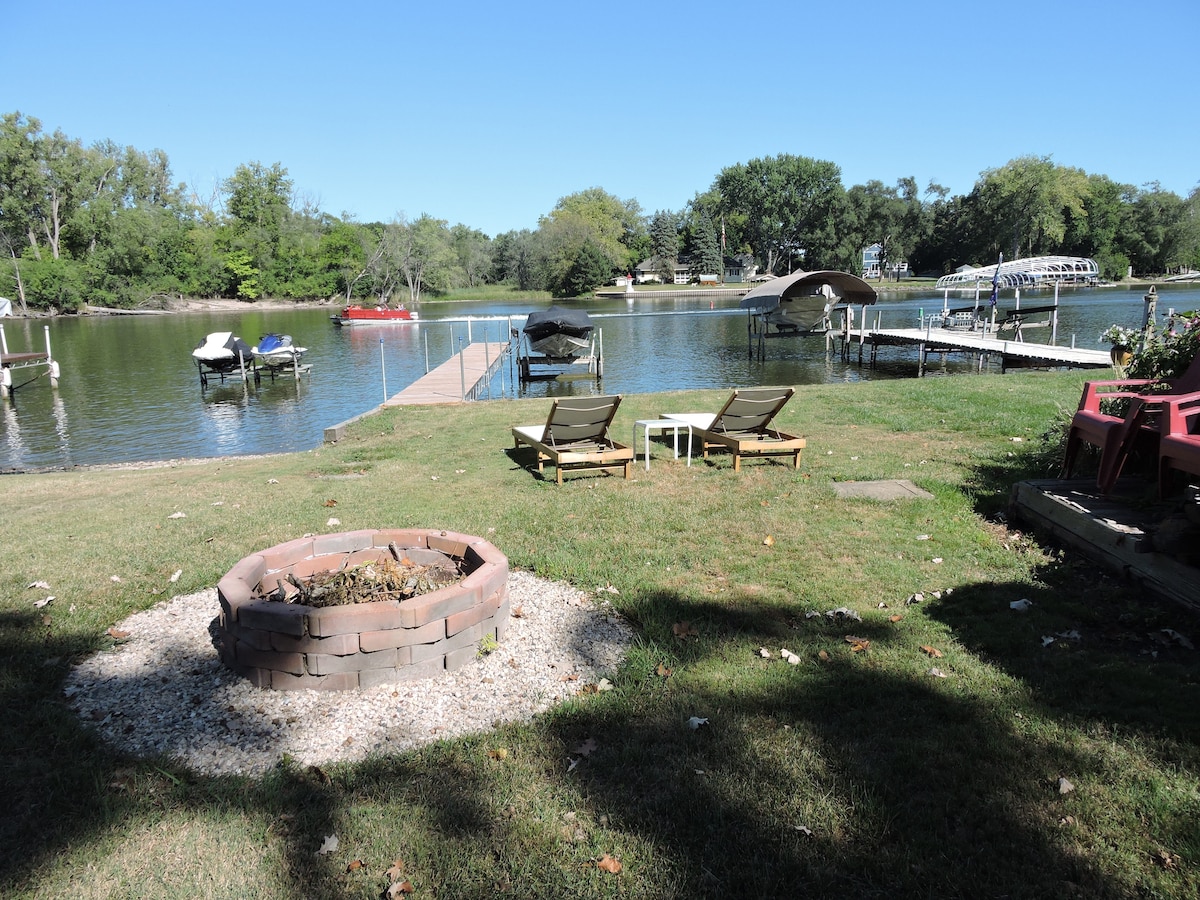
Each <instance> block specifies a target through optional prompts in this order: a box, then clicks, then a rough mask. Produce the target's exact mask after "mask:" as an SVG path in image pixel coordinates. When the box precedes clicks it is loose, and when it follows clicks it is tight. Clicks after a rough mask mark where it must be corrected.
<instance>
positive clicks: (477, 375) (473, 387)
mask: <svg viewBox="0 0 1200 900" xmlns="http://www.w3.org/2000/svg"><path fill="white" fill-rule="evenodd" d="M509 350H510V345H509V344H508V343H506V342H505V343H488V342H484V341H477V342H475V343H472V344H468V345H467V346H466V347H464V348H463V350H462V352H460V353H456V354H454V356H452V357H450V359H448V360H447V361H446V362H444V363H442V364H441V365H440V366H438V367H437V368H435V369H433V370H431V371H430V372H429V373H428V374H426V375H424V376H422V377H421V378H418V379H417V380H416V381H414V382H413V383H412V384H410V385H409V386H408V387H406V388H405V389H404V390H402V391H400V393H398V394H395V395H393V396H392V397H390V398H389V399H387V400H385V401H384V403H383V405H384V406H425V405H430V404H441V403H463V402H464V401H466V400H477V399H479V396H480V395H481V394H482V393H483V391H484V390H485V389H486V386H487V384H488V382H489V381H490V380H491V378H492V376H493V375H495V374H496V372H497V370H498V369H499V368H500V366H501V365H502V364H503V362H504V360H505V358H506V356H507V355H508V353H509Z"/></svg>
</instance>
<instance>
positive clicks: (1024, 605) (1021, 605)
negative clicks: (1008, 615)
mask: <svg viewBox="0 0 1200 900" xmlns="http://www.w3.org/2000/svg"><path fill="white" fill-rule="evenodd" d="M1031 606H1033V601H1032V600H1014V601H1013V602H1012V603H1010V604H1008V608H1009V609H1015V610H1016V611H1017V612H1028V611H1029V607H1031Z"/></svg>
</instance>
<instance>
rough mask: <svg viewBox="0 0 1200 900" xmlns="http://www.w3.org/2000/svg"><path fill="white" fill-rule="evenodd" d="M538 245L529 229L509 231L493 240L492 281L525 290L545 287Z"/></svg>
mask: <svg viewBox="0 0 1200 900" xmlns="http://www.w3.org/2000/svg"><path fill="white" fill-rule="evenodd" d="M538 255H539V254H538V245H537V237H536V235H535V234H534V233H533V232H532V231H530V230H529V229H522V230H521V231H506V232H504V233H503V234H498V235H496V237H495V239H494V240H493V241H492V280H493V281H495V282H497V283H503V284H510V285H513V286H514V287H516V288H517V289H518V290H522V291H532V290H539V289H543V288H544V285H543V284H542V283H541V282H540V281H539V279H538Z"/></svg>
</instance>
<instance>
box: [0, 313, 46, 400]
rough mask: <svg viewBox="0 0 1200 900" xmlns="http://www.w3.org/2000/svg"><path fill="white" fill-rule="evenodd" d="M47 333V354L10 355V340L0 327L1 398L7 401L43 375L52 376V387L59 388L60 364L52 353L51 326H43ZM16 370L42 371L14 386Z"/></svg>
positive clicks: (2, 327)
mask: <svg viewBox="0 0 1200 900" xmlns="http://www.w3.org/2000/svg"><path fill="white" fill-rule="evenodd" d="M43 327H44V328H45V332H46V352H45V353H9V352H8V338H7V337H5V334H4V326H3V325H0V397H3V398H5V399H7V398H8V397H10V396H11V395H12V394H13V392H14V391H16V389H17V388H21V387H25V385H27V384H31V383H32V382H34V381H37V380H38V379H39V378H41V377H42V376H43V375H49V376H50V386H51V387H58V378H59V368H58V363H57V362H56V361H55V359H54V357H53V356H52V355H51V353H50V326H49V325H46V326H43ZM16 369H21V370H24V369H41V370H42V371H40V372H38V373H37V374H36V375H34V376H33V377H32V378H30V379H28V380H26V381H23V382H21V383H20V384H13V378H12V373H13V370H16Z"/></svg>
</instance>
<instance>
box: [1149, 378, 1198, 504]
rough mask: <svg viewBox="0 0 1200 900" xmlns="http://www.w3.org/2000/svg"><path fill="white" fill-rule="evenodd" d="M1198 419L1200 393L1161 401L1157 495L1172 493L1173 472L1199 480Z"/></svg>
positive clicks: (1173, 483) (1164, 495) (1173, 485)
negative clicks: (1195, 477) (1186, 474)
mask: <svg viewBox="0 0 1200 900" xmlns="http://www.w3.org/2000/svg"><path fill="white" fill-rule="evenodd" d="M1197 416H1200V393H1195V394H1179V395H1178V396H1173V397H1170V398H1168V399H1166V400H1164V401H1163V411H1162V417H1161V419H1160V420H1159V425H1160V431H1161V436H1160V437H1159V441H1158V495H1159V496H1160V497H1166V496H1168V495H1169V494H1171V493H1173V492H1174V488H1175V482H1174V476H1175V472H1177V471H1178V472H1186V473H1188V474H1189V475H1194V476H1197V477H1200V434H1196V433H1194V432H1193V429H1194V428H1197V427H1200V423H1197V422H1194V421H1192V420H1194V419H1195V418H1196V417H1197Z"/></svg>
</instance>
